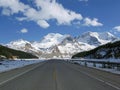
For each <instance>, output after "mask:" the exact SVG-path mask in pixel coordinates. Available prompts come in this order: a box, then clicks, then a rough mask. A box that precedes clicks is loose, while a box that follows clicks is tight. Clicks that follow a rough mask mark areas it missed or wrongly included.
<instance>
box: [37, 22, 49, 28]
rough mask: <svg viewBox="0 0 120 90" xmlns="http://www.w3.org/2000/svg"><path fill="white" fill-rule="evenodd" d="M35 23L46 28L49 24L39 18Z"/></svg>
mask: <svg viewBox="0 0 120 90" xmlns="http://www.w3.org/2000/svg"><path fill="white" fill-rule="evenodd" d="M37 24H38V25H39V26H40V27H42V28H48V27H49V26H50V25H49V24H48V23H47V22H46V21H45V20H39V21H38V22H37Z"/></svg>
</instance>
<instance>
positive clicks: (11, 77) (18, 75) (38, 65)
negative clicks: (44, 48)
mask: <svg viewBox="0 0 120 90" xmlns="http://www.w3.org/2000/svg"><path fill="white" fill-rule="evenodd" d="M43 64H44V63H43ZM43 64H42V65H43ZM39 66H40V65H37V66H35V67H33V68H31V69H28V70H27V71H25V72H22V73H20V74H17V75H15V76H13V77H11V78H9V79H7V80H5V81H3V82H1V83H0V86H1V85H3V84H5V83H7V82H9V81H11V80H13V79H15V78H17V77H19V76H21V75H24V74H25V73H27V72H30V71H32V70H34V69H35V68H37V67H39Z"/></svg>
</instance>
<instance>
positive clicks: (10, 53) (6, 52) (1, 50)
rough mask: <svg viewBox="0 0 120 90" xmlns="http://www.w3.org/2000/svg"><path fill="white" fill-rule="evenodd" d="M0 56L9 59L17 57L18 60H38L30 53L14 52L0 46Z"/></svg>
mask: <svg viewBox="0 0 120 90" xmlns="http://www.w3.org/2000/svg"><path fill="white" fill-rule="evenodd" d="M0 55H2V56H5V57H6V58H8V59H10V58H11V59H13V57H14V56H17V57H18V58H21V59H22V58H23V59H25V58H27V59H28V58H38V57H36V56H34V55H32V54H30V53H26V52H22V51H18V50H13V49H10V48H7V47H5V46H2V45H0Z"/></svg>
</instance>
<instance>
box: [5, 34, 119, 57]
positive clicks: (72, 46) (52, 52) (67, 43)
mask: <svg viewBox="0 0 120 90" xmlns="http://www.w3.org/2000/svg"><path fill="white" fill-rule="evenodd" d="M117 40H119V38H118V37H116V36H114V35H113V34H111V33H109V32H103V33H98V32H86V33H83V34H82V35H80V36H77V37H72V36H70V35H62V34H59V33H50V34H48V35H46V36H44V37H43V39H42V40H41V41H34V42H30V41H27V40H23V39H20V40H16V41H11V42H10V43H8V44H6V45H5V46H7V47H9V48H12V49H16V50H21V51H25V52H29V53H32V54H34V55H36V56H38V57H39V58H71V56H72V55H74V54H76V53H78V52H82V51H88V50H91V49H94V48H96V47H98V46H100V45H103V44H106V43H108V42H114V41H117Z"/></svg>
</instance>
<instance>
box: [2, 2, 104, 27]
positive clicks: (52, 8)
mask: <svg viewBox="0 0 120 90" xmlns="http://www.w3.org/2000/svg"><path fill="white" fill-rule="evenodd" d="M79 1H88V0H79ZM32 3H34V4H35V7H36V8H34V7H32V6H30V5H28V4H25V3H23V2H21V1H20V0H0V7H1V8H2V14H3V15H7V16H10V15H15V16H16V17H15V18H16V19H17V20H19V21H24V20H26V21H33V22H35V23H36V24H37V25H39V26H40V27H42V28H48V27H50V24H49V20H54V21H55V22H56V24H57V25H72V24H74V23H75V22H76V23H77V22H79V25H80V22H81V21H82V20H83V17H82V15H81V14H80V13H76V12H74V11H71V10H69V9H66V8H64V7H63V5H62V4H60V3H58V2H56V0H34V1H32ZM19 14H20V15H19ZM18 16H21V17H18ZM84 21H85V25H87V26H102V23H99V22H98V19H96V18H95V19H93V20H91V19H89V18H86V19H84Z"/></svg>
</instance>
